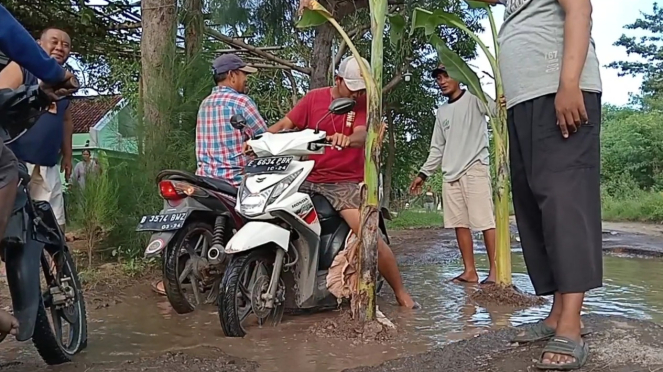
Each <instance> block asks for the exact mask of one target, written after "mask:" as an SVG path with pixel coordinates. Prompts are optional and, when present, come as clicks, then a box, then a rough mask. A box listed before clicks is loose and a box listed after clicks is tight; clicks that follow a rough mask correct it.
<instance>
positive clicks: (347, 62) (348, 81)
mask: <svg viewBox="0 0 663 372" xmlns="http://www.w3.org/2000/svg"><path fill="white" fill-rule="evenodd" d="M362 61H364V63H365V64H366V67H368V68H370V66H371V65H370V64H369V63H368V61H367V60H366V59H365V58H362ZM338 76H339V77H341V78H343V81H344V82H345V85H347V86H348V89H350V90H351V91H353V92H356V91H358V90H364V89H366V83H365V82H364V77H363V75H362V73H361V69H360V68H359V63H357V60H356V59H355V57H348V58H346V59H344V60H343V61H341V65H340V66H338Z"/></svg>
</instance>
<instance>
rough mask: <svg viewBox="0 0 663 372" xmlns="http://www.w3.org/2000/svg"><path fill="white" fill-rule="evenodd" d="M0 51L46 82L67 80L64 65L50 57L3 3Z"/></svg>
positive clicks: (52, 82) (0, 8) (0, 22)
mask: <svg viewBox="0 0 663 372" xmlns="http://www.w3.org/2000/svg"><path fill="white" fill-rule="evenodd" d="M0 51H2V52H3V53H4V54H5V55H6V56H7V57H8V58H9V59H11V60H12V61H15V62H16V63H18V64H19V65H21V66H23V67H25V69H26V70H28V71H30V72H31V73H32V74H33V75H35V76H36V77H37V78H39V79H40V80H42V81H44V82H46V83H49V84H53V85H57V84H60V83H62V82H63V81H64V80H65V70H64V69H63V68H62V66H60V65H59V64H58V62H57V61H56V60H55V59H53V58H50V57H49V56H48V55H47V54H46V52H45V51H44V49H42V47H41V46H39V44H37V42H36V41H35V40H34V39H33V38H32V36H30V34H29V33H28V31H26V30H25V28H23V26H21V24H20V23H18V21H17V20H16V18H14V16H12V15H11V13H9V11H8V10H7V9H6V8H5V7H4V6H1V5H0Z"/></svg>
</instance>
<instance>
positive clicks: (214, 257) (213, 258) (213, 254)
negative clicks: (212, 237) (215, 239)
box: [207, 244, 223, 265]
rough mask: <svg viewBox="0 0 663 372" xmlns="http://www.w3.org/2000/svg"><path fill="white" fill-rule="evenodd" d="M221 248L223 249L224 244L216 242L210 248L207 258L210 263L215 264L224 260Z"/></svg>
mask: <svg viewBox="0 0 663 372" xmlns="http://www.w3.org/2000/svg"><path fill="white" fill-rule="evenodd" d="M221 249H223V246H221V245H216V244H215V245H213V246H212V247H211V248H210V249H209V251H208V252H207V260H208V261H209V263H210V264H212V265H214V264H218V263H220V262H221V261H223V258H222V255H221Z"/></svg>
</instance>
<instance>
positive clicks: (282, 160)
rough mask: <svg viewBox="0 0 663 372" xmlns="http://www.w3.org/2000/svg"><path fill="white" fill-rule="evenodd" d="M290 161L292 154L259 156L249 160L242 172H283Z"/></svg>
mask: <svg viewBox="0 0 663 372" xmlns="http://www.w3.org/2000/svg"><path fill="white" fill-rule="evenodd" d="M291 162H292V156H275V157H271V158H260V159H253V160H251V161H250V162H249V163H248V164H247V165H246V167H244V172H246V173H247V174H248V173H254V174H255V173H269V172H284V171H285V170H286V169H288V166H289V165H290V163H291Z"/></svg>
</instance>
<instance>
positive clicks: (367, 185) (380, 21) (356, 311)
mask: <svg viewBox="0 0 663 372" xmlns="http://www.w3.org/2000/svg"><path fill="white" fill-rule="evenodd" d="M369 6H370V15H371V34H372V35H373V40H372V43H371V70H369V66H366V65H365V64H364V63H363V62H362V61H363V60H362V58H361V55H360V54H359V51H358V50H357V48H356V47H355V45H354V44H353V43H352V40H351V39H350V37H349V36H348V34H347V33H346V32H345V31H344V30H343V28H342V27H341V25H339V24H338V22H337V21H336V20H335V19H334V17H333V16H332V14H331V13H330V12H329V11H328V10H327V9H325V7H323V6H322V5H320V3H318V2H317V1H316V0H302V1H301V2H300V12H301V19H300V20H299V22H298V23H297V27H298V28H308V27H315V26H319V25H321V24H324V23H325V22H329V23H331V24H332V25H333V26H334V28H336V30H337V31H338V33H339V34H340V35H341V37H342V38H343V40H344V41H345V43H346V44H347V45H348V48H349V49H350V51H352V55H353V56H354V57H355V58H356V60H357V61H358V62H359V67H360V69H361V73H362V76H363V77H364V81H365V82H366V95H367V103H368V106H367V110H368V119H367V121H368V123H367V124H368V136H367V138H366V146H365V151H366V162H365V165H364V187H363V188H362V207H361V228H360V234H359V238H360V241H361V243H360V245H359V251H358V252H357V255H356V257H357V258H358V262H357V263H356V267H357V272H358V273H359V280H358V285H357V288H356V291H355V292H354V293H353V295H352V298H351V304H352V312H353V315H354V316H355V318H357V319H360V320H362V321H371V320H374V319H375V313H376V311H375V310H376V303H375V282H376V276H377V252H378V250H377V242H378V213H379V212H378V210H379V209H378V206H379V200H378V199H379V197H378V175H379V164H380V148H381V145H382V141H381V138H380V137H381V136H380V134H379V133H380V128H381V125H382V66H383V52H382V50H383V43H384V41H383V38H384V37H383V35H384V29H385V22H386V16H387V0H369ZM402 25H404V22H402ZM401 32H402V27H401Z"/></svg>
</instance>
